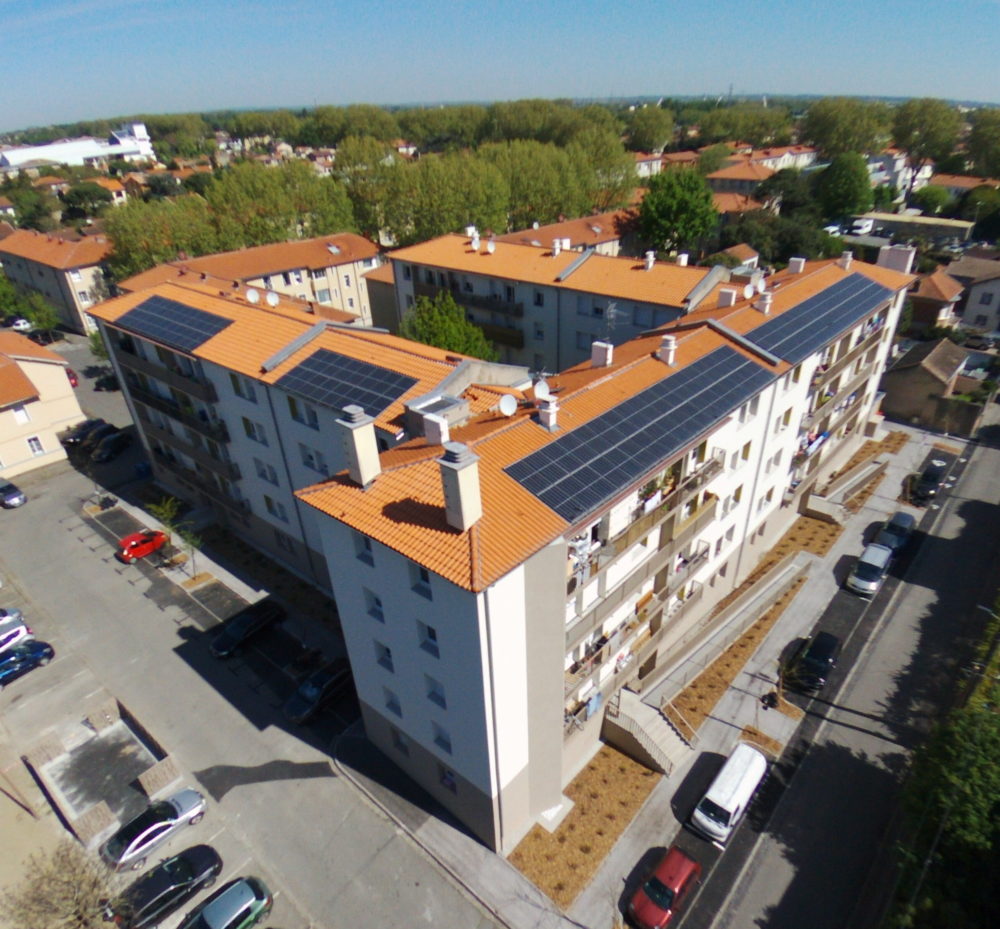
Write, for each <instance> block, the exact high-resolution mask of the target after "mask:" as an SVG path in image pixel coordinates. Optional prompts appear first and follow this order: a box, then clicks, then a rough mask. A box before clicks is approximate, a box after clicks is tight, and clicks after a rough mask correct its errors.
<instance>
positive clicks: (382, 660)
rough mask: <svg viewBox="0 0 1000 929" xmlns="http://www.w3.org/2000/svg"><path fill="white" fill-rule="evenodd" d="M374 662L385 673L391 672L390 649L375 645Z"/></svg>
mask: <svg viewBox="0 0 1000 929" xmlns="http://www.w3.org/2000/svg"><path fill="white" fill-rule="evenodd" d="M375 660H376V661H377V662H378V663H379V664H380V665H382V667H383V668H385V669H386V671H392V670H394V669H393V666H392V649H391V648H389V646H388V645H383V644H382V643H381V642H376V643H375Z"/></svg>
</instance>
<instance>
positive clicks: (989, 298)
mask: <svg viewBox="0 0 1000 929" xmlns="http://www.w3.org/2000/svg"><path fill="white" fill-rule="evenodd" d="M992 302H993V294H991V293H990V292H989V291H985V292H984V293H981V294H980V295H979V304H980V306H989V305H990V304H991V303H992Z"/></svg>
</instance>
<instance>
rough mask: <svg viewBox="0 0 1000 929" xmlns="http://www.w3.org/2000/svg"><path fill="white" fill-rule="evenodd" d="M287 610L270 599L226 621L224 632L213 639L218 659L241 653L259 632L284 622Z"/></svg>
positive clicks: (259, 602)
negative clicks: (243, 646) (242, 647)
mask: <svg viewBox="0 0 1000 929" xmlns="http://www.w3.org/2000/svg"><path fill="white" fill-rule="evenodd" d="M285 615H286V614H285V608H284V607H283V606H281V604H279V603H276V602H275V601H274V600H272V599H270V597H265V598H264V599H263V600H258V601H257V602H256V603H252V604H251V605H250V606H248V607H247V608H246V609H245V610H241V611H240V612H239V613H237V614H236V615H235V616H231V617H230V618H229V619H227V620H226V623H225V625H224V626H223V627H222V631H221V632H219V633H218V635H216V636H215V638H214V639H212V644H211V646H210V648H211V651H212V654H213V655H214V656H215V657H216V658H229V657H230V656H231V655H235V654H236V652H237V651H239V649H240V646H242V645H244V644H246V642H247V641H249V639H250V638H251V637H253V636H255V635H257V633H258V632H261V631H263V630H264V629H267V628H269V627H270V626H273V625H275V624H276V623H281V622H284V620H285Z"/></svg>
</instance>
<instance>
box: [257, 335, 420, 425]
mask: <svg viewBox="0 0 1000 929" xmlns="http://www.w3.org/2000/svg"><path fill="white" fill-rule="evenodd" d="M416 383H417V381H416V378H413V377H407V376H406V375H405V374H399V373H397V372H396V371H390V370H389V369H388V368H380V367H379V366H378V365H373V364H370V363H369V362H367V361H359V360H358V359H357V358H350V357H349V356H347V355H341V354H339V353H338V352H331V351H329V350H328V349H325V348H321V349H318V350H317V351H315V352H313V353H312V354H311V355H310V356H309V357H308V358H306V359H305V360H304V361H302V362H300V363H299V364H297V365H296V366H295V367H294V368H292V370H291V371H289V372H288V373H287V374H283V375H282V376H281V377H279V378H278V380H277V381H275V385H276V386H278V387H280V388H281V389H282V390H288V391H290V392H292V393H295V394H298V395H299V396H300V397H304V398H305V399H306V400H312V401H313V402H315V403H317V404H319V405H321V406H325V407H330V408H331V409H335V410H342V409H343V408H344V407H345V406H347V405H349V404H352V403H356V404H357V405H358V406H361V407H364V410H365V412H366V413H367V414H368V415H369V416H378V414H379V413H381V412H382V411H383V410H384V409H385V408H386V407H387V406H389V404H390V403H393V402H394V401H396V400H398V399H399V398H400V397H401V396H402V395H403V394H404V393H406V391H408V390H409V389H410V388H411V387H412V386H413V385H414V384H416Z"/></svg>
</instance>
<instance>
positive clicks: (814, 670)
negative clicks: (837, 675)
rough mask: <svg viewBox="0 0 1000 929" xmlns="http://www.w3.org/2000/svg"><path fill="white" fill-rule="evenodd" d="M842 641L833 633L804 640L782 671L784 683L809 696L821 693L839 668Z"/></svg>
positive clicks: (822, 633) (819, 633)
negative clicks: (832, 673) (834, 671)
mask: <svg viewBox="0 0 1000 929" xmlns="http://www.w3.org/2000/svg"><path fill="white" fill-rule="evenodd" d="M839 656H840V639H838V638H837V637H836V636H835V635H834V634H833V633H832V632H817V633H816V635H814V636H811V637H810V638H808V639H803V640H802V642H801V643H799V647H798V648H796V649H795V652H794V654H793V655H792V657H791V658H790V659H789V660H788V663H787V664H786V665H785V667H784V669H783V671H782V680H783V681H784V683H785V684H786V685H787V686H789V687H793V688H794V689H795V690H801V691H803V692H804V693H807V694H817V693H819V692H820V691H821V690H822V689H823V687H824V686H825V684H826V680H827V678H828V677H829V676H830V672H831V671H833V669H834V668H835V667H837V658H838V657H839Z"/></svg>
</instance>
